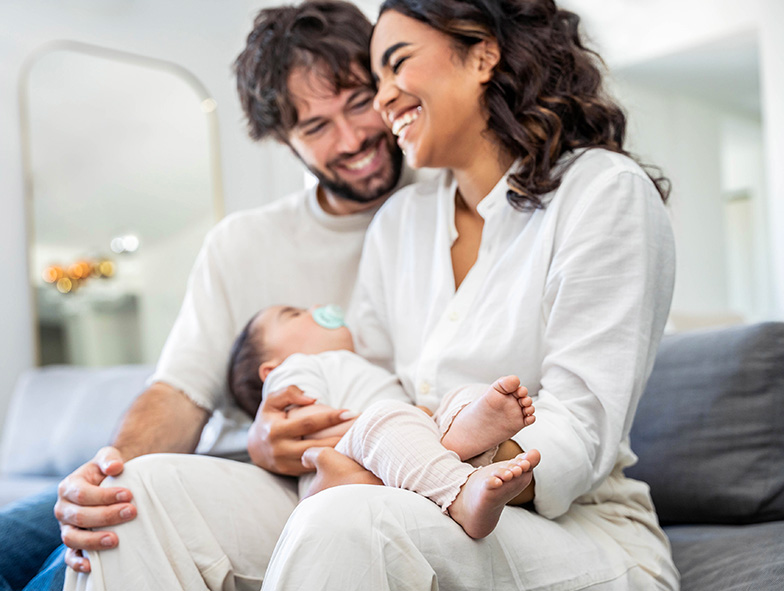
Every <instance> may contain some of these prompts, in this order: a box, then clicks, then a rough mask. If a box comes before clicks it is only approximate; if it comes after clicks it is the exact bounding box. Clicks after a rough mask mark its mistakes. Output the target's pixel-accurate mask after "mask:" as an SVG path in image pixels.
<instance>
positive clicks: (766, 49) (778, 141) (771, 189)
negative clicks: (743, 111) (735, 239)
mask: <svg viewBox="0 0 784 591" xmlns="http://www.w3.org/2000/svg"><path fill="white" fill-rule="evenodd" d="M762 6H763V15H762V18H761V24H760V39H761V43H760V49H761V53H762V56H761V57H762V73H763V76H762V99H763V100H762V113H763V118H764V120H765V126H764V138H765V154H766V159H765V164H766V169H767V175H768V176H767V189H768V207H767V211H768V220H769V235H770V237H771V242H770V244H771V269H773V276H772V278H773V295H774V302H775V306H776V317H777V318H784V67H783V66H782V61H781V60H782V56H784V34H782V33H783V31H782V28H784V2H782V1H781V0H764V1H763V3H762Z"/></svg>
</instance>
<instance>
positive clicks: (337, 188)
mask: <svg viewBox="0 0 784 591" xmlns="http://www.w3.org/2000/svg"><path fill="white" fill-rule="evenodd" d="M379 140H381V141H384V142H386V146H387V151H388V152H389V155H390V166H389V169H387V167H383V168H382V170H381V171H379V173H380V174H385V173H387V170H389V172H388V174H389V178H388V179H386V182H384V183H383V184H382V185H379V186H378V187H376V188H375V189H370V188H368V189H367V190H365V191H362V190H360V189H357V188H355V187H354V186H353V185H352V184H351V183H348V182H345V181H342V180H340V175H338V174H337V173H335V174H334V175H333V178H328V177H327V176H326V175H325V174H324V171H323V170H319V169H316V168H314V167H310V166H308V170H309V171H310V172H311V173H312V174H313V175H314V176H315V177H316V178H317V179H318V182H319V184H320V185H321V187H322V188H323V189H324V190H326V191H328V192H329V193H331V194H333V195H335V196H336V197H340V198H341V199H346V200H347V201H353V202H355V203H368V202H370V201H375V200H376V199H378V198H380V197H383V196H385V195H388V194H389V193H391V192H392V189H394V188H395V186H396V185H397V182H398V180H400V173H401V171H402V170H403V152H401V150H400V148H399V147H398V146H397V144H396V143H395V142H394V141H392V140H391V139H390V137H389V136H388V135H387V134H386V133H381V134H379V135H377V136H376V137H373V138H369V139H366V140H365V141H364V142H362V145H361V146H360V147H359V150H357V151H356V152H355V153H356V154H359V153H360V152H364V151H365V150H367V149H369V148H370V147H372V146H374V145H376V144H377V143H378V142H379ZM351 156H353V154H352V155H348V156H342V157H340V158H339V159H337V160H336V161H333V162H332V163H330V164H328V165H327V168H332V167H334V166H335V165H336V164H337V163H339V162H340V161H342V160H346V159H348V158H351ZM333 170H334V169H333Z"/></svg>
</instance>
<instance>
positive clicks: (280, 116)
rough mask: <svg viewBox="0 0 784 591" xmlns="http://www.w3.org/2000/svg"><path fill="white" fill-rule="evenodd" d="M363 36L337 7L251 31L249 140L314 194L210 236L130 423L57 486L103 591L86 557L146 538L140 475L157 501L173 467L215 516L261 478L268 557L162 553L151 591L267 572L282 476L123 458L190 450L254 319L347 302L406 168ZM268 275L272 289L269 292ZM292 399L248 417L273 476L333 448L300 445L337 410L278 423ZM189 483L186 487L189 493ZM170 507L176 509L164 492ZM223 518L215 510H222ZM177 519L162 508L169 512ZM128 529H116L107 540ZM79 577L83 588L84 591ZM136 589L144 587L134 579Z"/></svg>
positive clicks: (271, 17)
mask: <svg viewBox="0 0 784 591" xmlns="http://www.w3.org/2000/svg"><path fill="white" fill-rule="evenodd" d="M370 34H371V25H370V23H369V22H368V21H367V19H366V18H365V17H364V16H363V15H362V13H361V12H360V11H359V10H358V9H357V8H356V7H354V6H353V5H351V4H348V3H344V2H334V3H333V2H313V3H306V4H303V5H301V6H299V7H281V8H272V9H266V10H263V11H262V12H261V13H260V14H259V16H258V17H257V19H256V21H255V23H254V29H253V31H252V32H251V34H250V35H249V36H248V40H247V47H246V48H245V50H244V51H243V52H242V54H241V55H240V56H239V57H238V59H237V61H236V63H235V68H236V72H237V86H238V91H239V94H240V99H241V102H242V106H243V109H244V111H245V113H246V115H247V117H248V122H249V131H250V135H251V137H252V138H254V139H257V140H260V139H263V138H266V137H270V136H271V137H273V138H275V139H276V140H278V141H280V142H282V143H284V144H286V145H288V146H289V147H290V148H291V149H292V150H293V151H294V153H295V154H296V155H297V156H298V157H299V158H300V159H301V160H302V162H303V164H305V166H307V168H308V169H309V170H310V171H311V172H313V173H314V175H315V176H316V177H317V178H318V181H319V183H318V186H317V188H314V189H312V190H308V191H302V192H300V193H297V194H295V195H291V196H289V197H288V198H285V199H282V200H279V201H276V202H274V203H272V204H270V205H269V206H266V207H262V208H259V209H256V210H251V211H248V212H241V213H238V214H234V215H232V216H229V217H227V218H226V219H225V220H223V221H222V222H221V223H220V224H219V225H218V226H217V227H216V228H215V229H214V230H213V231H212V232H210V234H209V235H208V237H207V238H206V240H205V243H204V246H203V248H202V251H201V253H200V255H199V257H198V259H197V261H196V264H195V266H194V269H193V272H192V275H191V279H190V282H189V288H188V292H187V294H186V297H185V300H184V303H183V306H182V309H181V311H180V315H179V317H178V319H177V322H176V323H175V326H174V328H173V330H172V332H171V334H170V336H169V339H168V341H167V343H166V346H165V347H164V350H163V353H162V355H161V358H160V361H159V364H158V367H157V369H156V372H155V374H154V376H153V378H152V384H151V386H150V387H149V388H148V390H147V391H145V392H144V393H143V394H141V395H140V396H139V398H138V399H137V400H136V401H135V403H134V404H133V406H132V407H131V408H130V410H129V411H128V413H127V414H126V416H125V418H124V420H123V422H122V424H121V427H120V430H119V432H118V435H117V437H116V439H115V441H114V444H113V445H112V446H111V447H106V448H103V449H101V450H100V451H99V452H98V453H97V454H96V456H95V457H94V458H93V460H91V461H90V462H88V463H87V464H85V465H83V466H82V467H80V468H79V469H77V470H76V471H75V472H74V473H73V474H71V475H70V476H68V477H67V478H66V479H65V480H63V482H62V483H61V484H60V487H59V499H58V501H57V504H56V507H55V514H56V516H57V518H58V520H59V521H60V526H61V530H62V539H63V541H64V542H65V544H66V545H67V546H68V547H69V549H68V551H67V552H66V562H67V564H68V565H69V566H70V567H71V568H72V569H73V571H74V572H80V573H89V572H91V570H92V571H93V577H92V578H93V581H92V582H93V584H94V585H95V586H96V587H97V588H100V587H101V584H102V583H103V577H104V574H106V572H108V570H109V569H107V571H106V572H105V571H104V570H103V569H102V568H101V565H100V562H101V560H102V558H100V559H96V558H95V557H96V556H101V557H103V555H104V554H105V556H106V557H110V556H113V554H112V553H111V552H106V553H100V554H95V553H93V554H91V555H90V556H91V557H93V561H92V563H91V562H90V560H89V559H88V557H87V556H85V554H84V553H83V552H84V551H85V550H87V551H97V550H108V549H111V548H114V547H116V546H117V545H118V544H119V543H121V540H123V541H124V543H125V544H126V548H125V549H126V550H127V547H128V546H130V545H131V544H132V543H133V542H132V540H133V539H134V538H133V536H135V535H136V534H134V533H132V532H134V531H135V530H134V528H136V529H139V528H142V527H145V525H143V524H142V520H141V517H144V512H145V511H146V510H147V507H148V504H149V503H150V500H149V499H147V498H144V499H142V498H140V495H141V491H142V489H144V487H145V486H146V484H139V483H141V482H145V483H147V481H146V480H145V479H146V478H148V477H149V478H152V481H150V482H149V488H150V489H160V491H166V490H167V487H168V486H171V483H170V482H158V483H157V484H156V483H155V479H156V478H158V477H159V475H160V474H161V473H165V474H172V473H173V472H177V471H179V472H177V474H186V475H185V476H182V482H181V484H182V486H183V487H185V489H187V490H185V489H184V490H183V491H182V492H181V494H182V495H183V496H184V497H189V495H190V494H191V493H192V492H193V491H194V490H196V491H197V492H198V493H200V494H201V495H202V497H204V498H205V499H206V501H205V502H208V504H209V502H211V503H213V504H215V505H220V503H219V502H216V498H219V497H220V495H221V486H226V487H233V486H243V487H244V486H245V482H246V481H245V480H243V478H246V477H248V478H257V479H258V480H259V482H258V483H257V484H254V485H252V486H251V489H252V490H251V489H249V491H248V494H249V497H248V502H254V503H264V504H265V505H267V506H269V513H270V520H271V523H270V524H268V527H267V530H268V532H269V535H267V537H266V538H264V540H263V541H262V542H263V544H264V545H265V547H264V548H261V549H254V550H253V551H252V552H250V553H249V554H251V555H253V556H254V561H255V564H249V565H248V568H247V569H245V570H244V566H243V565H236V564H235V565H230V567H229V566H227V565H225V564H220V560H219V561H218V562H219V564H199V563H198V558H194V561H193V564H184V562H187V561H177V560H176V558H172V559H171V561H172V562H175V563H178V564H177V565H176V566H174V567H172V569H171V571H170V572H166V573H165V572H162V571H161V570H160V569H158V565H157V564H156V565H155V567H153V566H150V568H149V571H150V574H151V575H152V574H153V573H154V575H155V581H156V586H157V588H169V587H168V586H167V585H170V586H172V587H176V586H179V587H181V588H201V587H203V586H204V582H203V581H206V580H208V579H210V577H212V579H215V578H220V577H228V576H232V577H234V578H235V579H236V580H237V581H240V580H248V581H255V580H256V579H257V578H258V577H260V576H261V575H260V574H259V573H261V574H263V570H264V567H265V565H266V559H267V558H268V557H269V553H271V551H272V548H273V547H274V543H275V538H277V533H278V532H279V531H280V530H281V529H282V527H283V524H284V523H285V521H286V519H287V517H288V514H289V513H290V511H291V510H292V509H293V507H294V505H295V504H296V500H297V499H296V495H295V493H294V491H293V489H292V487H291V483H290V482H288V481H287V480H288V479H284V478H281V477H278V476H274V475H272V474H270V473H268V472H265V471H263V470H259V469H258V468H257V467H255V466H250V465H246V464H240V463H238V462H230V461H227V460H216V459H213V458H204V457H194V456H187V457H185V456H177V457H175V456H168V455H163V456H147V458H146V459H145V458H141V459H139V460H136V462H134V463H132V464H131V465H130V466H129V467H126V462H128V461H129V460H131V459H133V458H137V457H138V456H142V455H145V454H152V453H155V452H180V453H191V452H193V451H194V449H195V447H196V444H197V443H198V441H199V437H200V434H201V431H202V428H203V427H204V425H205V423H206V421H207V419H208V417H209V414H210V411H212V410H213V409H214V408H215V407H216V406H217V405H218V403H219V398H220V394H221V393H222V391H223V389H224V385H225V373H226V363H227V360H228V354H229V350H230V347H231V343H232V341H233V339H234V337H235V336H236V334H237V333H238V332H239V331H240V329H241V328H242V326H243V325H244V324H245V322H246V321H247V320H248V319H249V318H250V317H251V316H252V315H253V314H254V313H255V312H256V311H257V310H258V309H260V308H262V307H264V306H268V305H272V304H278V303H281V302H285V303H291V304H295V305H301V306H308V305H311V304H314V303H337V304H343V305H346V304H347V303H348V299H349V296H350V293H351V291H352V288H353V284H354V281H355V278H356V270H357V265H358V262H359V256H360V252H361V246H362V240H363V236H364V232H365V230H366V228H367V225H368V224H369V222H370V220H371V218H372V216H373V213H374V212H375V210H376V209H377V208H378V207H379V206H380V205H381V203H383V201H384V200H385V199H386V198H387V196H388V195H389V194H390V193H391V191H392V189H393V188H394V187H395V185H396V184H397V182H398V179H399V176H400V170H401V165H402V158H401V155H400V152H399V150H398V148H397V146H396V144H395V142H394V138H393V136H392V135H391V134H390V133H389V131H388V130H387V128H386V127H385V126H384V124H383V122H382V120H381V118H380V116H379V115H378V114H377V113H376V112H375V111H374V110H373V107H372V103H373V96H374V89H373V86H372V81H371V78H370V75H369V58H368V50H367V48H368V43H369V38H370ZM270 277H279V278H280V279H279V280H272V281H270V280H269V278H270ZM292 403H299V404H302V403H306V400H305V399H304V398H303V397H302V395H301V393H299V392H298V391H297V390H296V389H289V390H286V391H283V392H280V393H277V394H274V395H271V396H270V397H269V399H268V400H267V401H266V402H265V404H264V405H263V406H262V408H261V409H260V411H259V415H258V417H260V418H261V419H257V424H258V425H261V426H262V427H261V429H262V431H263V432H257V433H256V434H255V437H256V439H257V441H259V440H260V441H261V442H262V443H261V445H260V446H257V449H260V450H261V457H260V458H258V459H256V458H254V459H256V461H257V463H259V464H260V465H262V466H264V467H265V468H268V469H269V470H271V471H274V472H276V473H278V474H288V475H297V474H301V473H303V472H305V471H306V469H305V468H304V467H303V465H302V462H301V456H302V453H303V451H304V450H305V449H307V448H308V447H311V446H325V445H326V446H330V445H334V444H335V443H336V440H334V441H333V440H330V439H327V440H308V441H307V442H305V441H303V440H302V435H306V434H309V433H314V432H316V431H319V430H321V429H323V428H325V427H328V426H331V425H334V424H338V423H340V422H342V419H341V418H340V415H341V410H340V409H332V410H330V409H326V410H325V411H324V412H323V413H321V414H319V415H315V416H312V417H310V418H309V419H307V420H303V421H297V420H288V419H287V417H286V414H285V412H284V409H285V408H286V407H287V406H288V405H289V404H292ZM158 460H160V462H158ZM134 466H135V468H134ZM129 471H132V472H133V475H129ZM121 474H122V475H123V476H122V478H125V479H128V480H129V481H131V482H133V483H134V490H135V492H132V491H131V490H129V489H128V488H126V487H123V486H114V485H112V486H106V485H105V484H106V483H104V480H105V479H106V477H107V476H118V475H121ZM237 474H239V475H240V476H236V475H237ZM189 478H192V481H188V482H185V481H186V480H188V479H189ZM234 478H239V480H237V481H234V480H233V479H234ZM102 483H104V486H103V487H102V486H101V484H102ZM238 483H242V484H238ZM136 486H139V487H140V488H136ZM162 494H165V493H162ZM178 494H180V493H178ZM134 495H135V496H134ZM175 497H176V498H179V497H177V494H172V495H169V498H172V499H173V498H175ZM132 500H133V503H132V502H131V501H132ZM193 502H194V503H196V504H198V503H199V502H201V501H199V500H198V499H197V500H194V501H193ZM218 509H219V510H218V511H217V512H218V513H220V509H223V508H222V507H218ZM225 509H226V510H227V514H226V515H219V516H217V517H215V520H217V521H221V520H224V521H225V520H227V519H228V520H231V519H241V518H242V511H241V508H239V509H238V508H235V507H226V508H225ZM176 510H177V508H176V507H175V508H168V509H166V513H167V515H172V514H173V513H176ZM150 511H152V508H150ZM148 518H149V513H148ZM126 522H128V523H127V525H121V526H120V527H118V528H117V529H116V531H115V530H114V529H111V530H106V529H105V528H107V527H110V526H115V525H118V524H126ZM134 524H136V525H134ZM263 525H264V524H260V527H262V526H263ZM229 529H230V528H229ZM126 531H127V532H129V533H128V536H127V538H126V534H125V532H126ZM189 533H192V532H188V531H186V532H182V534H183V540H184V541H182V543H183V544H185V545H184V546H183V547H181V548H180V547H178V546H177V544H178V543H180V542H175V541H171V540H170V541H169V542H168V545H169V546H171V547H173V548H174V551H177V550H180V551H181V552H182V553H183V554H187V555H194V554H195V555H196V556H202V555H206V554H207V552H206V551H205V552H203V553H201V554H200V552H199V549H198V548H196V549H195V550H194V548H193V547H191V546H189V545H188V544H191V543H195V544H196V545H197V546H198V544H199V543H205V544H206V545H207V546H210V545H211V544H213V542H214V543H218V544H219V543H224V542H223V541H221V540H217V541H213V540H205V539H204V536H203V535H201V534H199V535H197V536H195V537H196V538H197V539H195V540H193V539H191V540H188V539H187V538H188V535H189ZM171 535H174V534H171ZM235 542H236V543H240V540H235ZM248 543H249V544H256V543H260V542H258V540H250V541H249V542H248ZM213 549H214V548H212V547H211V546H210V547H209V550H210V551H212V550H213ZM146 550H147V549H145V548H139V551H140V552H142V551H146ZM115 554H116V553H115ZM210 556H212V554H210ZM170 558H171V557H170ZM210 559H211V558H210ZM121 568H122V567H121ZM227 569H228V570H227ZM74 572H71V573H69V578H70V579H72V581H70V582H69V583H70V584H76V583H74V581H73V580H75V578H76V577H75V576H74ZM127 575H128V571H127V570H125V573H124V576H127ZM139 576H143V573H140V574H139ZM259 580H260V579H259ZM83 582H84V579H83V578H82V579H80V581H79V583H78V584H80V585H81V584H82V583H83ZM191 585H192V586H191ZM138 588H144V584H143V583H141V582H140V584H139V587H138ZM256 588H258V587H256Z"/></svg>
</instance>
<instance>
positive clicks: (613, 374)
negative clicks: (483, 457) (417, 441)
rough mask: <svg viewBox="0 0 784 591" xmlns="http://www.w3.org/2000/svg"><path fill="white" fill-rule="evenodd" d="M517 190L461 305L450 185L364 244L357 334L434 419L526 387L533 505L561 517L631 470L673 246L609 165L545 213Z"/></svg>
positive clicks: (493, 225) (594, 155)
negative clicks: (516, 202) (524, 206)
mask: <svg viewBox="0 0 784 591" xmlns="http://www.w3.org/2000/svg"><path fill="white" fill-rule="evenodd" d="M507 188H508V187H507V183H506V178H502V179H501V180H500V181H499V183H498V185H497V186H496V187H495V188H493V190H492V191H491V192H490V193H489V194H488V195H487V196H486V197H485V198H484V199H483V200H482V201H481V202H480V204H479V206H478V208H477V210H478V213H479V214H480V215H481V216H482V218H483V219H484V226H483V230H482V238H481V244H480V247H479V253H478V256H477V259H476V263H475V264H474V266H473V267H472V268H471V270H470V272H469V273H468V275H467V276H466V277H465V279H464V280H463V282H462V284H461V285H460V287H459V289H457V290H456V289H455V282H454V275H453V269H452V261H451V246H452V244H453V243H454V241H455V239H456V238H457V230H456V228H455V223H454V219H455V191H456V182H455V180H454V179H453V177H452V176H451V174H449V173H446V172H445V173H444V174H442V175H441V176H440V177H438V178H436V179H434V180H433V181H429V182H426V183H421V184H417V185H413V186H410V187H407V188H404V189H402V190H401V191H399V192H398V193H397V194H396V195H395V196H394V197H392V198H391V199H390V200H389V202H388V203H387V204H386V205H385V206H384V207H383V208H382V210H381V211H380V212H379V213H378V214H377V215H376V218H375V219H374V221H373V223H372V225H371V228H370V230H369V232H368V235H367V238H366V241H365V248H364V251H363V258H362V262H361V264H360V274H359V279H358V285H357V290H356V293H355V296H354V303H353V305H352V310H353V312H352V315H351V317H350V326H351V327H352V329H353V332H354V335H355V340H356V345H357V351H358V352H359V353H361V354H362V355H364V356H365V357H367V358H368V359H370V360H372V361H374V362H377V363H380V364H382V365H386V366H387V367H389V368H391V369H393V370H394V371H395V373H397V375H398V376H399V378H400V380H401V382H402V384H403V386H404V388H405V389H406V391H407V392H409V394H410V395H412V396H413V397H415V398H416V401H417V404H424V405H426V406H429V407H430V408H435V407H436V406H437V405H438V401H439V400H440V398H441V396H442V395H443V394H444V393H446V392H447V391H449V390H450V389H452V388H454V387H457V386H462V385H465V384H467V383H477V382H479V383H483V384H490V383H492V382H493V381H494V380H495V379H497V378H498V377H500V376H504V375H508V374H516V375H518V376H519V377H520V379H521V381H522V383H523V385H525V386H527V387H528V389H529V391H530V393H531V394H532V396H533V397H534V403H535V406H536V416H537V422H536V423H535V424H534V425H533V426H531V427H527V428H525V429H523V430H522V431H521V432H520V433H519V434H518V435H517V436H516V437H515V440H516V441H518V443H520V445H521V446H522V447H523V449H531V448H534V447H535V448H537V449H539V450H540V451H541V453H542V462H541V464H540V465H539V467H537V469H536V501H535V503H536V508H537V510H538V512H539V513H540V514H543V515H545V516H547V517H551V518H554V517H557V516H558V515H561V514H563V513H565V512H566V511H567V510H568V509H569V507H570V505H571V504H572V503H573V502H574V501H575V500H576V499H578V497H580V496H581V495H586V494H587V493H589V492H593V491H595V490H596V489H597V488H598V487H599V486H600V485H601V484H602V483H603V482H604V481H605V480H606V479H607V477H608V476H609V475H610V474H611V472H612V471H613V469H614V468H616V467H618V468H622V467H624V466H627V465H629V464H630V463H632V462H633V461H634V455H633V454H632V452H631V450H630V448H629V445H628V433H629V429H630V427H631V422H632V418H633V414H634V410H635V408H636V406H637V401H638V400H639V396H640V395H641V394H642V391H643V388H644V385H645V381H646V379H647V377H648V375H649V373H650V370H651V367H652V364H653V359H654V356H655V352H656V348H657V345H658V342H659V339H660V337H661V334H662V331H663V328H664V323H665V321H666V317H667V314H668V311H669V305H670V300H671V297H672V288H673V279H674V267H675V265H674V242H673V236H672V231H671V228H670V223H669V220H668V216H667V213H666V210H665V208H664V205H663V204H662V201H661V199H660V197H659V195H658V193H657V192H656V190H655V188H654V186H653V184H652V182H651V181H650V179H649V178H648V177H647V176H646V174H645V173H644V172H643V171H642V170H641V169H640V167H639V166H637V164H636V163H634V162H633V161H632V160H631V159H629V158H626V157H624V156H621V155H618V154H615V153H612V152H608V151H606V150H599V149H594V150H590V151H587V152H585V153H584V154H582V155H581V156H580V157H579V158H578V159H577V160H576V161H575V163H574V164H573V165H572V166H570V167H569V168H568V169H567V171H566V172H565V174H564V176H563V180H562V182H561V185H560V187H559V188H558V189H557V190H556V191H554V192H552V193H551V194H549V195H547V196H545V197H544V199H543V200H544V202H545V203H546V207H545V208H544V209H538V210H528V211H519V210H516V209H514V208H513V207H512V206H511V205H510V204H509V203H508V201H507V198H506V192H507ZM619 500H621V499H619Z"/></svg>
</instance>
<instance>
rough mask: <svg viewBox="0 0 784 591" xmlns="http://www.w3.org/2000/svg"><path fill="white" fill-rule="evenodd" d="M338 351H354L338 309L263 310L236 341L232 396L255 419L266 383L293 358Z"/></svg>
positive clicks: (232, 359)
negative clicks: (285, 362) (274, 370)
mask: <svg viewBox="0 0 784 591" xmlns="http://www.w3.org/2000/svg"><path fill="white" fill-rule="evenodd" d="M339 350H348V351H353V350H354V343H353V340H352V338H351V333H350V332H349V330H348V328H347V327H346V326H345V325H344V324H343V317H342V314H341V313H340V309H339V308H336V307H335V306H322V307H318V308H311V309H309V310H308V309H305V308H294V307H291V306H270V307H269V308H264V309H263V310H261V311H260V312H258V313H257V314H256V315H255V316H253V318H251V319H250V320H249V321H248V323H247V324H246V325H245V328H243V329H242V332H241V333H240V334H239V336H238V337H237V339H236V340H235V341H234V345H233V346H232V349H231V355H230V357H229V375H228V383H229V392H231V395H232V396H233V397H234V400H235V401H236V402H237V404H238V405H239V407H240V408H241V409H243V410H244V411H245V412H247V413H248V414H250V415H251V416H255V415H256V411H257V410H258V408H259V404H261V388H262V386H263V385H264V380H266V379H267V376H268V375H269V373H270V372H271V371H272V370H273V369H275V368H276V367H278V366H279V365H280V364H281V363H283V362H284V361H285V360H286V359H287V358H288V357H289V356H290V355H293V354H294V353H305V354H315V353H323V352H325V351H339Z"/></svg>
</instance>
